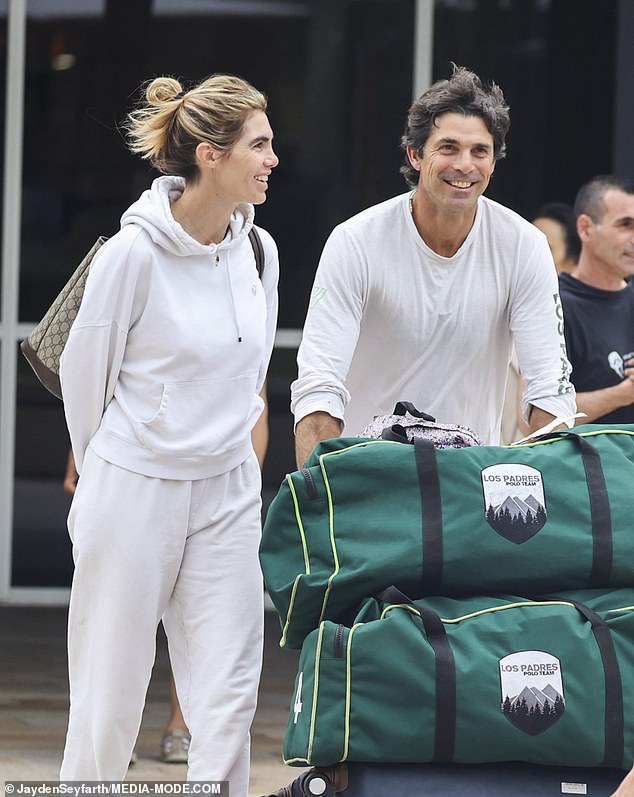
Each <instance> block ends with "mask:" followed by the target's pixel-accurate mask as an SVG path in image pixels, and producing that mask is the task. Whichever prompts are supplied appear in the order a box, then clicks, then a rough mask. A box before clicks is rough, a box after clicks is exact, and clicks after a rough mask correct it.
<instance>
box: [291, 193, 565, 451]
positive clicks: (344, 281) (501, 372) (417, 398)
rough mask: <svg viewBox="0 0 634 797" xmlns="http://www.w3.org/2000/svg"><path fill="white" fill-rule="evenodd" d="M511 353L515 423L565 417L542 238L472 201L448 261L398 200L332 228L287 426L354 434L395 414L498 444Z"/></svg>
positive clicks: (556, 322)
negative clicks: (539, 413) (518, 403)
mask: <svg viewBox="0 0 634 797" xmlns="http://www.w3.org/2000/svg"><path fill="white" fill-rule="evenodd" d="M513 341H514V342H515V346H516V349H517V354H518V359H519V365H520V368H521V372H522V376H523V378H524V380H525V383H526V391H525V394H524V397H523V409H524V413H525V415H526V414H527V413H528V410H529V405H533V406H535V407H539V408H541V409H543V410H545V411H546V412H549V413H551V414H553V415H555V416H569V415H572V414H573V413H574V411H575V400H574V390H573V388H572V385H571V384H570V382H569V379H568V376H569V373H570V365H569V363H568V360H567V357H566V348H565V341H564V337H563V324H562V315H561V305H560V301H559V293H558V285H557V274H556V271H555V267H554V264H553V260H552V256H551V254H550V251H549V248H548V244H547V242H546V238H545V236H544V235H543V234H542V233H541V232H540V231H539V230H537V229H536V228H535V227H534V226H533V225H531V224H530V223H529V222H527V221H526V220H524V219H522V218H521V217H520V216H518V215H517V214H516V213H514V212H513V211H511V210H509V209H507V208H505V207H503V206H502V205H499V204H498V203H496V202H493V201H491V200H489V199H487V198H485V197H480V199H479V202H478V208H477V213H476V218H475V221H474V224H473V227H472V229H471V231H470V232H469V235H468V236H467V238H466V240H465V241H464V243H463V244H462V246H461V247H460V249H459V250H458V252H456V254H455V255H454V256H453V257H442V256H441V255H438V254H436V252H434V251H433V250H432V249H430V248H429V247H428V246H427V245H426V244H425V242H424V241H423V239H422V238H421V236H420V234H419V233H418V231H417V229H416V226H415V224H414V221H413V219H412V216H411V213H410V209H409V194H403V195H400V196H397V197H394V198H392V199H390V200H388V201H386V202H383V203H381V204H379V205H375V206H374V207H371V208H369V209H367V210H365V211H363V212H362V213H359V214H358V215H356V216H354V217H353V218H351V219H349V220H348V221H346V222H344V223H343V224H341V225H339V226H338V227H336V228H335V230H334V231H333V232H332V234H331V236H330V237H329V239H328V241H327V242H326V245H325V247H324V251H323V253H322V257H321V260H320V263H319V267H318V270H317V273H316V275H315V282H314V286H313V290H312V294H311V299H310V305H309V310H308V314H307V317H306V324H305V326H304V331H303V338H302V343H301V346H300V349H299V353H298V378H297V380H296V381H295V382H294V383H293V385H292V387H291V409H292V411H293V413H294V415H295V422H296V423H297V422H298V421H299V420H301V418H303V417H304V416H305V415H308V414H309V413H311V412H315V411H325V412H328V413H329V414H330V415H332V416H333V417H335V418H339V419H341V420H344V422H345V428H344V434H349V435H355V434H358V433H359V431H361V429H363V427H364V426H365V425H366V424H367V423H368V422H369V421H371V420H372V418H373V417H374V416H375V415H383V414H389V413H391V412H392V411H393V409H394V405H395V404H396V402H397V401H411V402H413V403H414V404H415V405H416V406H417V407H418V409H420V410H423V411H425V412H428V413H430V414H432V415H433V416H435V417H436V418H437V419H438V420H439V421H444V422H447V423H460V424H463V425H466V426H469V427H470V428H472V429H473V430H474V431H475V432H477V433H478V434H479V435H480V437H481V438H482V440H483V441H484V442H485V443H488V444H497V443H498V441H499V436H500V424H501V417H502V408H503V401H504V389H505V384H506V377H507V371H508V365H509V359H510V355H511V348H512V343H513Z"/></svg>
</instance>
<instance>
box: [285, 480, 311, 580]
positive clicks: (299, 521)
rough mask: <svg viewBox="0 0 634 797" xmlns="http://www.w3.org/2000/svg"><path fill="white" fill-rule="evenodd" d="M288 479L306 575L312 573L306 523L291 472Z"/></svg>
mask: <svg viewBox="0 0 634 797" xmlns="http://www.w3.org/2000/svg"><path fill="white" fill-rule="evenodd" d="M286 481H287V482H288V487H289V489H290V491H291V496H292V497H293V507H294V509H295V520H296V521H297V528H298V529H299V536H300V537H301V540H302V550H303V551H304V568H305V570H306V575H308V574H309V573H310V558H309V556H308V543H307V542H306V533H305V532H304V524H303V523H302V514H301V512H300V509H299V500H298V499H297V492H296V490H295V485H294V484H293V480H292V479H291V476H290V473H287V474H286Z"/></svg>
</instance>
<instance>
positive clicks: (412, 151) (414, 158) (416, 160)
mask: <svg viewBox="0 0 634 797" xmlns="http://www.w3.org/2000/svg"><path fill="white" fill-rule="evenodd" d="M407 159H408V160H409V162H410V163H411V164H412V166H413V167H414V168H415V169H416V171H417V172H419V171H420V159H421V156H420V154H419V152H418V150H417V149H416V148H415V147H409V146H408V147H407Z"/></svg>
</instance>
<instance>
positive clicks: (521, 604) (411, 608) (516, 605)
mask: <svg viewBox="0 0 634 797" xmlns="http://www.w3.org/2000/svg"><path fill="white" fill-rule="evenodd" d="M526 606H529V607H539V606H570V607H571V608H572V609H576V606H575V604H574V603H570V601H565V600H560V601H558V600H553V601H517V602H516V603H505V604H504V605H502V606H490V607H489V608H488V609H480V610H479V611H477V612H470V613H469V614H464V615H462V617H454V618H452V619H449V618H446V617H441V618H440V620H441V622H443V623H445V624H446V625H453V624H455V623H461V622H462V621H463V620H471V619H473V618H474V617H480V616H482V615H484V614H492V613H493V612H503V611H506V610H507V609H520V608H522V607H526ZM392 609H405V610H406V611H408V612H410V613H411V614H418V612H417V611H416V607H415V606H411V605H410V604H408V603H394V604H390V605H389V606H386V607H385V608H384V609H383V611H382V612H381V616H380V619H381V620H383V619H384V618H385V617H386V615H387V614H389V612H390V611H391V610H392ZM623 611H634V606H624V607H622V608H620V609H608V610H606V613H607V612H623Z"/></svg>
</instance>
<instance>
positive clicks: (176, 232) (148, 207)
mask: <svg viewBox="0 0 634 797" xmlns="http://www.w3.org/2000/svg"><path fill="white" fill-rule="evenodd" d="M184 190H185V179H184V178H183V177H172V176H163V177H157V178H156V180H154V182H153V183H152V185H151V187H150V188H149V189H148V190H147V191H144V192H143V193H142V194H141V196H140V197H139V199H138V200H137V201H136V202H134V203H133V204H132V205H130V207H129V208H128V209H127V210H126V212H125V213H124V214H123V216H121V227H125V226H126V225H128V224H136V225H138V226H139V227H142V228H143V229H144V230H145V231H146V232H147V233H148V235H149V236H150V238H151V239H152V241H153V242H154V243H155V244H156V245H157V246H160V247H161V248H162V249H165V250H167V251H168V252H170V253H171V254H174V255H179V256H181V257H185V256H187V255H209V254H213V253H215V252H216V251H217V250H221V249H233V248H234V247H235V246H238V245H239V244H240V243H241V242H242V240H243V239H244V238H246V236H247V235H248V234H249V231H250V229H251V227H252V226H253V219H254V216H255V211H254V209H253V205H249V204H241V205H238V206H237V207H236V209H235V210H234V212H233V213H232V215H231V219H230V221H229V229H228V231H227V235H226V236H225V238H224V240H223V241H222V242H221V243H219V244H201V243H199V242H198V241H196V240H195V239H194V238H192V237H191V235H189V234H188V233H187V232H185V230H184V229H183V228H182V227H181V225H180V224H179V223H178V222H177V221H176V219H175V218H174V216H173V215H172V208H171V204H172V202H174V201H175V200H176V199H178V197H179V196H180V195H181V194H182V193H183V191H184Z"/></svg>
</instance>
